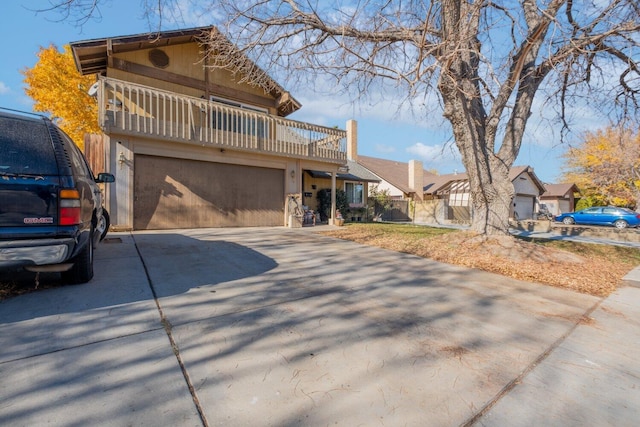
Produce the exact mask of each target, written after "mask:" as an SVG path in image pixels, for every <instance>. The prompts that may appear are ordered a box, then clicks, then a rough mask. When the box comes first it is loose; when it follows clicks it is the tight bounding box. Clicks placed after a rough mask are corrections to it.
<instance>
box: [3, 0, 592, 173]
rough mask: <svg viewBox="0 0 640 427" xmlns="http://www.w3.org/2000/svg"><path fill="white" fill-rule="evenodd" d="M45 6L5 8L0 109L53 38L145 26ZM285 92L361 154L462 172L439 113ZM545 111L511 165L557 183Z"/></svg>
mask: <svg viewBox="0 0 640 427" xmlns="http://www.w3.org/2000/svg"><path fill="white" fill-rule="evenodd" d="M48 5H49V2H48V0H10V1H7V2H4V3H3V5H2V7H3V13H2V14H1V15H0V35H1V36H2V40H3V41H4V42H3V43H2V46H1V47H0V53H1V54H2V58H3V61H2V66H1V67H0V106H2V107H6V108H13V109H19V110H27V111H31V107H32V104H33V103H32V101H31V100H30V99H29V98H28V97H27V96H26V95H25V93H24V87H23V86H24V85H23V83H22V79H23V76H22V74H20V70H22V69H24V68H26V67H32V66H33V65H34V64H35V62H36V53H37V51H38V49H39V48H40V46H48V45H50V44H52V43H53V44H55V45H57V46H58V47H59V48H60V47H62V46H63V45H65V44H67V43H69V42H72V41H78V40H87V39H93V38H102V37H109V36H119V35H128V34H138V33H144V32H147V31H149V24H148V23H147V21H146V20H145V19H144V17H143V16H142V11H141V9H140V2H137V1H131V0H110V1H107V2H105V4H104V6H102V7H101V12H102V17H101V19H93V20H90V21H88V22H87V23H86V24H84V25H83V26H82V28H78V27H75V26H74V25H73V24H72V23H70V22H58V21H57V20H59V18H60V17H59V15H56V14H54V13H51V12H49V13H35V12H34V10H35V9H44V8H47V7H48ZM200 25H206V23H203V22H202V21H201V20H200V21H199V22H194V23H192V24H189V23H187V24H186V25H185V26H200ZM169 28H171V27H169ZM173 28H175V26H174V27H173ZM163 29H166V28H163ZM289 90H290V91H291V92H292V93H293V95H294V97H295V98H296V99H298V100H299V101H300V102H301V103H302V109H301V110H300V111H299V112H296V113H295V114H294V115H292V116H290V118H292V119H295V120H300V121H306V122H310V123H316V124H320V125H326V126H339V127H341V128H343V129H344V127H345V123H346V121H347V120H349V119H355V120H357V121H358V152H359V154H361V155H366V156H372V157H380V158H386V159H390V160H396V161H402V162H407V161H409V160H411V159H417V160H421V161H422V162H423V164H424V167H425V169H435V170H437V171H438V172H439V173H441V174H445V173H453V172H455V171H458V172H461V171H463V170H464V168H463V167H462V164H461V162H460V161H459V154H458V153H457V150H456V148H455V146H453V145H452V143H451V139H450V133H449V131H448V126H447V124H446V123H445V122H444V121H443V119H442V117H441V114H440V113H434V112H431V113H430V114H424V113H423V114H417V115H414V114H410V113H408V112H407V111H406V109H404V110H402V109H401V110H399V108H398V105H396V103H394V100H393V99H388V100H383V101H382V102H378V103H376V104H375V105H367V104H354V103H352V102H350V100H349V99H346V98H344V99H341V98H336V97H334V96H329V95H326V94H315V93H312V92H310V91H309V90H303V89H302V88H289ZM542 110H543V109H542V108H540V111H534V112H533V114H532V119H531V120H530V123H529V126H528V128H527V135H526V137H525V140H524V143H523V147H522V149H521V152H520V156H519V157H518V159H517V161H516V165H530V166H532V167H533V168H534V170H535V172H536V174H537V175H538V177H539V178H540V179H541V180H542V181H544V182H558V180H559V178H560V172H561V171H560V168H561V166H562V163H563V161H562V159H561V155H562V153H563V152H564V151H565V149H566V147H565V146H561V145H559V144H558V138H557V136H556V134H555V133H554V132H553V129H550V127H549V126H548V124H539V123H540V122H539V119H540V115H541V114H542V113H541V111H542ZM584 122H585V123H593V120H591V118H590V117H585V120H584ZM593 130H595V129H593Z"/></svg>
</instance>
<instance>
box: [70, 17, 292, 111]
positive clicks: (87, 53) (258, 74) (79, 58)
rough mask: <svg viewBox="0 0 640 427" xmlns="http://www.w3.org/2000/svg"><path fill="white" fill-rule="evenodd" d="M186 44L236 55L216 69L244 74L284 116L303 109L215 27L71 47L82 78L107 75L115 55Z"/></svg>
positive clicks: (123, 38)
mask: <svg viewBox="0 0 640 427" xmlns="http://www.w3.org/2000/svg"><path fill="white" fill-rule="evenodd" d="M185 43H199V44H203V43H207V44H208V45H211V46H219V47H220V50H221V51H223V52H229V54H230V55H234V57H235V60H234V61H225V62H224V64H226V65H221V64H223V62H221V61H220V59H219V58H217V57H216V56H215V55H213V56H214V62H216V66H220V67H221V68H226V69H228V70H230V71H231V72H234V73H242V74H241V75H243V76H244V77H245V81H246V82H247V83H248V84H252V85H254V86H258V87H261V88H262V89H263V90H264V91H265V93H268V94H270V95H271V96H273V97H274V98H275V99H277V100H278V110H279V111H280V112H281V113H282V115H283V116H284V115H288V114H291V113H293V112H294V111H296V110H299V109H300V107H301V106H302V105H301V104H300V103H299V102H298V101H297V100H296V99H295V98H293V96H291V94H290V93H289V92H287V91H286V90H285V89H284V88H283V87H282V86H280V85H279V84H278V83H277V82H276V81H275V80H273V79H272V78H271V77H269V75H268V74H267V73H266V72H265V71H263V70H262V69H261V68H260V67H258V65H256V64H255V63H254V62H253V61H251V60H250V59H249V58H248V57H247V56H246V55H244V54H242V53H240V52H239V50H238V49H237V48H236V47H235V46H233V44H232V43H231V42H230V41H229V40H228V39H227V38H226V37H225V36H224V35H222V33H220V31H218V29H217V28H216V27H214V26H208V27H197V28H188V29H182V30H170V31H161V32H154V33H142V34H133V35H126V36H117V37H108V38H99V39H91V40H83V41H77V42H72V43H70V44H69V45H70V46H71V50H72V52H73V59H74V61H75V63H76V68H77V69H78V71H79V72H80V73H81V74H82V75H87V74H99V73H103V72H105V71H106V70H107V66H108V65H109V57H110V56H111V55H113V54H115V53H121V52H131V51H135V50H142V49H151V48H160V47H163V46H172V45H179V44H185ZM216 58H217V59H216Z"/></svg>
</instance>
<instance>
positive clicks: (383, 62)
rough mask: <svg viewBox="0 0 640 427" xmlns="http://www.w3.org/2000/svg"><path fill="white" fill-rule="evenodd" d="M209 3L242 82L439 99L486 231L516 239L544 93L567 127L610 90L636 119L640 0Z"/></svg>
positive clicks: (614, 105)
mask: <svg viewBox="0 0 640 427" xmlns="http://www.w3.org/2000/svg"><path fill="white" fill-rule="evenodd" d="M70 1H73V0H68V1H66V2H65V4H68V3H69V2H70ZM76 1H78V2H87V1H88V0H76ZM143 4H146V5H147V6H149V7H153V8H154V9H155V10H156V11H162V10H163V6H164V7H167V8H168V6H169V5H171V7H176V2H175V0H157V1H155V2H152V1H150V0H145V1H144V2H143ZM203 4H204V6H203ZM199 5H200V6H199V8H200V10H199V13H209V14H210V16H212V18H213V19H214V22H218V24H219V28H220V30H221V33H217V32H214V33H213V34H211V36H210V37H208V38H207V39H206V40H205V41H204V42H205V43H207V44H208V50H209V52H211V53H212V55H213V56H214V58H213V59H214V60H212V61H210V64H211V66H218V67H225V68H227V69H231V70H232V71H234V70H235V71H238V72H239V75H242V74H240V72H241V71H244V72H246V71H247V68H246V67H247V63H246V62H243V61H242V60H238V61H233V60H231V61H230V60H229V58H234V57H235V58H241V56H242V55H238V54H246V55H247V56H249V57H251V58H253V59H255V61H256V62H258V63H259V64H260V65H261V66H262V67H263V68H264V69H265V70H266V71H267V72H269V73H270V74H271V73H272V72H273V73H277V75H281V73H280V72H278V71H277V68H281V69H284V70H285V71H286V72H287V73H289V74H290V75H291V76H296V77H301V78H304V76H307V77H311V78H315V77H316V76H319V75H328V76H332V77H333V78H335V80H336V81H337V82H338V83H340V84H342V86H343V87H345V88H347V89H348V90H351V91H356V92H358V93H364V94H367V93H372V91H375V90H377V89H378V88H379V83H380V82H382V81H392V82H394V83H395V84H396V85H397V87H398V88H399V89H400V90H402V91H403V92H404V94H405V95H406V97H407V99H410V98H412V97H417V96H425V94H427V93H433V92H435V93H437V94H438V95H439V98H440V105H441V106H442V107H443V114H444V117H445V118H446V119H447V120H448V121H449V123H450V124H451V130H452V133H453V136H454V139H455V143H456V145H457V147H458V149H459V150H460V153H461V155H462V161H463V163H464V166H465V168H466V170H467V173H468V176H469V181H470V187H471V200H472V207H473V222H472V229H473V231H475V232H477V233H479V234H482V235H485V236H486V235H507V234H508V218H509V212H510V207H511V203H512V199H513V196H514V188H513V185H512V183H511V181H510V180H509V178H508V172H509V169H510V168H511V166H512V165H513V163H514V161H515V160H516V157H517V156H518V153H519V151H520V147H521V144H522V140H523V135H524V133H525V129H526V125H527V121H528V119H529V116H530V114H531V112H532V108H533V105H534V104H533V103H534V97H535V96H536V95H537V94H538V93H541V95H540V96H544V99H545V100H546V101H553V103H548V104H547V105H549V106H555V107H556V111H557V117H558V118H559V119H560V121H561V123H563V124H564V125H565V126H567V125H568V124H569V121H568V114H567V112H568V111H569V110H568V109H567V106H570V105H575V104H576V103H579V102H587V101H588V102H590V103H594V102H596V101H597V100H598V99H599V98H598V95H603V94H604V96H606V98H602V97H601V98H600V99H602V100H604V102H603V104H602V111H603V116H604V115H606V114H612V115H618V118H620V117H633V115H635V114H637V113H638V106H639V105H638V93H639V91H640V69H639V66H638V60H639V55H640V54H639V51H638V48H639V47H640V33H639V29H640V9H639V6H638V4H637V0H610V1H607V2H603V1H598V0H539V1H535V0H521V1H520V2H515V1H489V0H467V1H460V0H437V1H436V0H432V1H429V0H398V1H390V0H350V1H346V0H345V1H339V0H327V1H319V0H271V1H269V0H251V1H248V0H217V1H215V2H213V1H212V2H199ZM147 12H149V10H147ZM158 16H161V14H158ZM216 59H217V60H216ZM303 73H304V74H303ZM259 74H260V71H259V70H258V71H256V72H255V73H252V74H250V75H252V77H251V78H253V79H259ZM245 75H246V74H245ZM612 82H615V85H614V84H612ZM614 86H615V87H614ZM612 90H613V92H611V91H612ZM425 120H428V118H427V117H425Z"/></svg>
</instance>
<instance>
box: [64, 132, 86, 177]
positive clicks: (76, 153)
mask: <svg viewBox="0 0 640 427" xmlns="http://www.w3.org/2000/svg"><path fill="white" fill-rule="evenodd" d="M60 137H61V138H62V139H63V140H64V145H65V151H66V152H67V153H68V154H69V157H70V158H71V167H72V168H73V171H74V172H75V173H76V175H79V176H85V177H87V178H90V179H94V178H93V172H92V171H91V170H90V169H89V166H88V165H87V162H86V161H85V160H84V158H83V157H82V153H81V152H80V149H79V148H78V147H76V145H75V144H74V143H73V141H72V140H71V139H70V138H69V137H68V136H67V135H66V134H65V133H64V132H60Z"/></svg>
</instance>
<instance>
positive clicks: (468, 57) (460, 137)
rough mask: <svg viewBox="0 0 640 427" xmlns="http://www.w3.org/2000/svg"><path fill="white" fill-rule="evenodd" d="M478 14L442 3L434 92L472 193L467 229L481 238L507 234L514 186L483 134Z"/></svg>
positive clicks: (453, 0)
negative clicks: (439, 97)
mask: <svg viewBox="0 0 640 427" xmlns="http://www.w3.org/2000/svg"><path fill="white" fill-rule="evenodd" d="M478 19H479V14H478V11H477V10H476V9H474V6H473V5H471V4H468V3H466V2H459V1H456V0H443V2H442V28H443V39H444V41H445V42H444V43H443V45H442V48H441V51H440V61H441V63H442V72H441V75H440V80H439V82H438V89H439V90H440V94H441V95H442V100H443V103H444V116H445V117H446V118H447V119H448V120H449V122H450V123H451V127H452V130H453V135H454V138H455V141H456V145H457V146H458V149H459V150H460V154H461V156H462V162H463V163H464V166H465V169H466V171H467V175H468V178H469V186H470V190H471V207H472V212H471V217H472V223H471V229H472V231H474V232H476V233H479V234H482V235H508V234H509V211H510V208H511V201H512V198H513V193H514V190H513V184H512V183H511V181H510V180H509V169H510V168H511V164H512V163H513V160H511V161H510V162H509V161H505V159H501V158H500V157H499V156H498V155H496V154H495V153H494V151H493V148H494V146H495V141H494V140H493V138H495V132H490V133H487V113H486V111H485V108H484V105H483V101H482V95H481V90H480V86H479V82H480V79H479V76H478V69H479V64H480V60H479V58H480V54H479V52H480V43H479V41H478V39H477V31H478Z"/></svg>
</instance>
